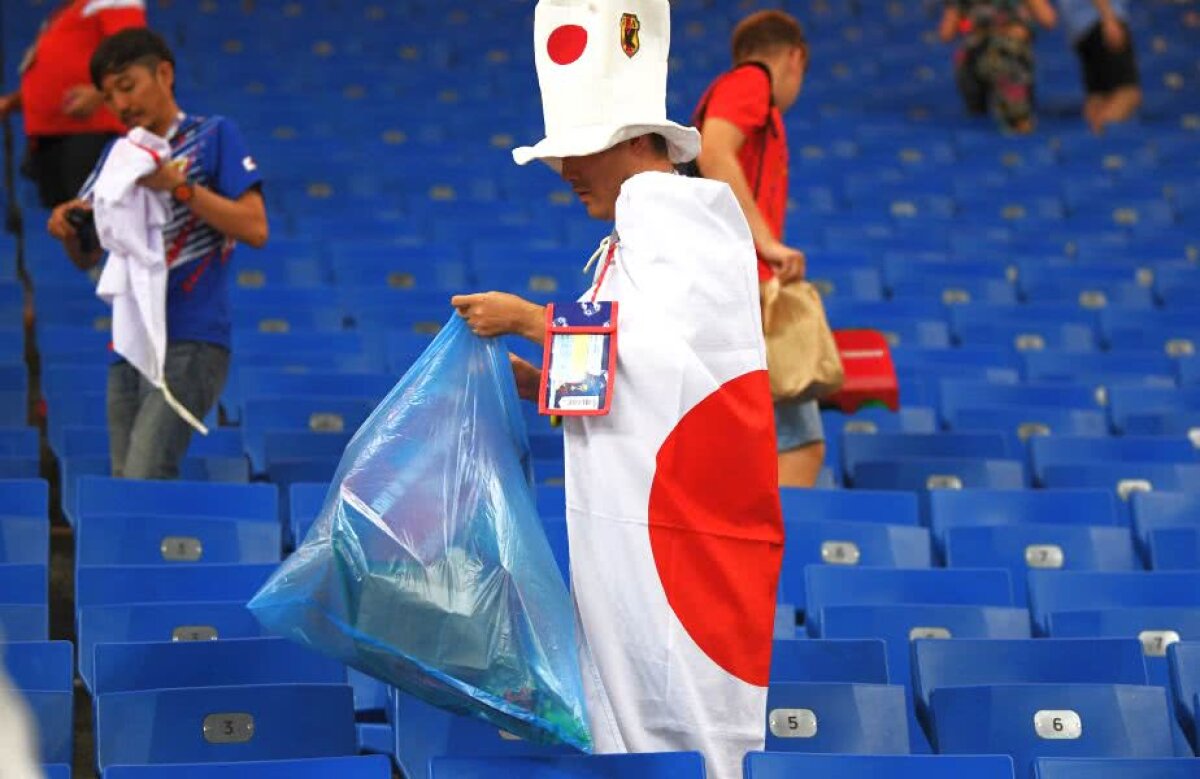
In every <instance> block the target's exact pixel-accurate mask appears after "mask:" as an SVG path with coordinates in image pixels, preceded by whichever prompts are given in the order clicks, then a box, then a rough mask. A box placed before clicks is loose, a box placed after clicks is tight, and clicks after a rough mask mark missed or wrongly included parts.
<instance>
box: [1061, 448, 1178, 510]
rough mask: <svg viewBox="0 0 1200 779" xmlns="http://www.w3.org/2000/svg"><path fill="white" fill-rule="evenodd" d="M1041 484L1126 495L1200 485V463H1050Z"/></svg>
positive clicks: (1124, 496)
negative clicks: (1112, 491)
mask: <svg viewBox="0 0 1200 779" xmlns="http://www.w3.org/2000/svg"><path fill="white" fill-rule="evenodd" d="M1095 440H1103V439H1095ZM1042 484H1043V485H1044V486H1046V487H1048V488H1052V489H1060V488H1069V489H1081V488H1089V489H1090V488H1098V487H1107V488H1108V489H1111V490H1114V491H1115V492H1116V493H1117V494H1118V495H1119V496H1121V497H1122V498H1126V497H1128V496H1129V495H1131V494H1133V493H1134V492H1137V491H1139V490H1194V489H1200V466H1196V465H1178V464H1162V463H1139V462H1130V463H1111V464H1108V463H1087V464H1083V465H1051V466H1047V467H1046V468H1045V470H1044V473H1043V476H1042Z"/></svg>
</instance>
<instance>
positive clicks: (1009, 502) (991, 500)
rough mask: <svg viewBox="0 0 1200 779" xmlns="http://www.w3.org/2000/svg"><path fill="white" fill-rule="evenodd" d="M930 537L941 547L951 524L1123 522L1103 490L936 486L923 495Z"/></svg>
mask: <svg viewBox="0 0 1200 779" xmlns="http://www.w3.org/2000/svg"><path fill="white" fill-rule="evenodd" d="M929 520H930V529H931V531H932V534H933V541H934V544H935V546H936V547H937V549H939V550H940V549H942V548H943V545H944V543H945V539H946V535H947V533H948V532H949V531H951V530H954V529H956V528H974V527H995V526H1001V527H1004V526H1028V527H1042V526H1046V525H1051V526H1055V525H1074V526H1098V527H1103V528H1114V527H1123V518H1122V516H1121V515H1120V514H1119V513H1118V511H1117V501H1116V499H1115V497H1114V496H1113V494H1112V493H1111V492H1108V491H1107V490H1055V491H1051V492H1034V491H1025V492H1018V491H1011V490H997V491H994V492H983V491H979V490H972V491H969V492H958V491H953V490H940V491H936V492H931V493H930V494H929Z"/></svg>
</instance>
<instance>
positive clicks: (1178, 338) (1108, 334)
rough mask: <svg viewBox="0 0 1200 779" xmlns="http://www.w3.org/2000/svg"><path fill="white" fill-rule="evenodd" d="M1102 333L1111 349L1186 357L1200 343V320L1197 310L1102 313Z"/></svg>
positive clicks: (1116, 311) (1112, 310)
mask: <svg viewBox="0 0 1200 779" xmlns="http://www.w3.org/2000/svg"><path fill="white" fill-rule="evenodd" d="M1100 334H1101V337H1102V339H1103V341H1104V343H1105V345H1106V346H1107V347H1108V348H1109V349H1112V350H1139V351H1148V352H1163V351H1165V352H1166V353H1167V354H1187V353H1192V352H1194V351H1195V347H1196V343H1197V342H1200V317H1197V314H1196V312H1195V310H1194V309H1193V310H1186V309H1185V310H1172V311H1159V312H1154V313H1151V312H1147V311H1129V310H1124V309H1120V308H1106V309H1103V310H1101V311H1100Z"/></svg>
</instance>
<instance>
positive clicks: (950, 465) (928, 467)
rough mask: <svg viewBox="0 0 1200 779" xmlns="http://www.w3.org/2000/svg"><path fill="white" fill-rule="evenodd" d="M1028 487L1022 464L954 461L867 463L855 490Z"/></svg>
mask: <svg viewBox="0 0 1200 779" xmlns="http://www.w3.org/2000/svg"><path fill="white" fill-rule="evenodd" d="M1027 486H1029V478H1028V474H1027V473H1026V471H1025V465H1024V463H1022V462H1020V461H1019V460H982V459H961V458H953V457H945V458H929V459H906V460H900V461H897V462H865V463H862V464H860V465H859V466H858V467H857V469H856V474H855V480H854V487H855V488H856V489H870V490H908V491H913V490H930V491H933V490H938V489H993V490H995V489H1001V490H1021V489H1024V488H1026V487H1027Z"/></svg>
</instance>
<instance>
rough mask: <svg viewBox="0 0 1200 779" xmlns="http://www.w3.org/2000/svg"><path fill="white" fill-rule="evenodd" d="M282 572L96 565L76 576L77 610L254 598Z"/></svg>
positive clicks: (238, 567)
mask: <svg viewBox="0 0 1200 779" xmlns="http://www.w3.org/2000/svg"><path fill="white" fill-rule="evenodd" d="M276 567H278V566H276V565H273V564H265V565H263V564H244V565H226V564H211V565H210V564H198V565H187V566H178V565H136V566H130V565H94V566H83V567H81V568H79V569H78V570H77V571H76V573H75V608H76V610H79V609H83V608H85V607H88V606H107V605H115V604H120V603H179V602H195V601H237V600H240V601H242V602H243V603H244V602H246V601H247V600H249V599H250V597H251V596H252V595H254V593H256V592H258V588H259V587H261V586H262V585H263V583H265V582H266V580H267V578H268V577H269V576H270V575H271V574H272V573H274V572H275V568H276Z"/></svg>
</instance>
